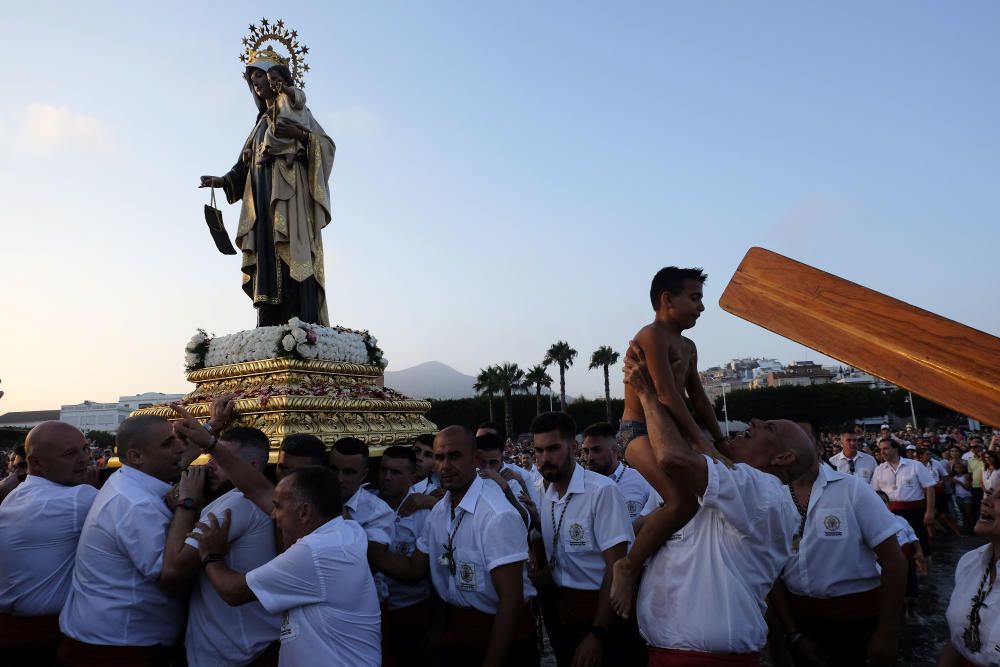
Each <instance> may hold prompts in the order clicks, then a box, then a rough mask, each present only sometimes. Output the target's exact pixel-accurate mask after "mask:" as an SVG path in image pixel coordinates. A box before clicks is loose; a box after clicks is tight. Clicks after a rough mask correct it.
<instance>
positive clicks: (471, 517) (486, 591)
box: [379, 426, 538, 667]
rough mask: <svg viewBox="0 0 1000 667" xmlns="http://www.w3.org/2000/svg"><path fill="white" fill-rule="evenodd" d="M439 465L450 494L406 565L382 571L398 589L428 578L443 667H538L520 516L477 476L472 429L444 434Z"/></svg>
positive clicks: (391, 561) (400, 560) (388, 563)
mask: <svg viewBox="0 0 1000 667" xmlns="http://www.w3.org/2000/svg"><path fill="white" fill-rule="evenodd" d="M434 459H435V461H436V464H437V472H438V475H439V476H440V478H441V484H442V485H443V486H444V488H445V490H446V491H447V492H446V493H445V495H444V498H442V499H441V501H440V502H438V503H437V504H436V505H435V506H434V509H432V510H431V513H430V516H429V517H427V523H426V524H425V525H424V533H423V535H422V536H421V537H420V539H419V540H418V541H417V550H416V551H415V552H414V553H413V554H412V555H411V556H409V557H405V556H403V555H401V554H390V553H386V554H384V555H383V556H382V558H381V561H380V563H379V565H380V567H381V569H382V570H383V571H384V572H385V573H386V574H388V575H389V576H391V577H394V578H395V579H398V580H400V581H416V580H419V579H421V578H423V577H426V576H427V573H428V571H429V572H430V575H431V582H432V583H433V585H434V590H435V591H436V592H437V594H438V597H440V598H441V601H442V603H443V604H444V608H443V610H442V615H441V625H440V627H437V628H436V630H432V634H433V635H434V637H435V640H434V644H435V646H434V648H435V651H436V653H437V664H438V665H440V666H441V667H450V666H454V667H464V666H465V665H485V666H487V667H499V666H500V665H510V666H511V667H514V666H518V667H521V666H523V665H534V664H537V663H538V648H537V644H536V640H535V633H534V623H533V617H532V614H531V610H530V608H529V607H528V606H527V605H526V604H525V589H526V588H527V587H528V586H529V585H528V584H526V582H525V580H524V576H523V572H524V564H525V562H526V561H527V559H528V531H527V528H526V527H525V525H524V522H523V521H522V520H521V516H520V514H519V513H518V512H517V511H516V510H515V509H514V508H513V507H512V506H511V504H510V502H508V500H507V498H506V497H505V496H504V494H503V493H502V492H501V491H500V489H499V487H497V486H496V485H495V484H493V483H491V482H489V481H488V480H485V479H483V478H481V477H480V476H479V475H478V474H477V473H476V438H475V436H474V435H473V434H472V432H471V431H469V430H468V429H466V428H464V427H461V426H449V427H447V428H445V429H442V430H441V432H440V433H438V434H437V437H436V438H435V439H434ZM529 590H530V589H529Z"/></svg>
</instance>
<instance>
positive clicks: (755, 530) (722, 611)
mask: <svg viewBox="0 0 1000 667" xmlns="http://www.w3.org/2000/svg"><path fill="white" fill-rule="evenodd" d="M705 461H706V463H707V464H708V485H707V487H706V489H705V494H704V496H703V497H702V498H701V499H700V502H701V507H699V508H698V511H697V512H696V513H695V515H694V517H693V518H692V519H691V521H689V522H688V524H687V525H686V526H684V528H682V529H681V530H680V531H679V532H677V533H675V534H674V535H673V536H672V537H671V538H670V539H669V540H667V542H666V544H665V545H664V546H662V547H660V550H659V551H657V552H656V554H655V555H654V556H653V557H652V558H651V559H650V560H649V563H648V564H647V566H646V571H645V574H644V575H643V578H642V582H641V583H640V584H639V600H638V618H639V629H640V631H641V632H642V635H643V637H645V638H646V641H648V642H649V643H650V645H652V646H656V647H659V648H677V649H685V650H691V651H707V652H712V653H754V652H757V651H760V650H761V648H762V647H763V646H764V643H765V642H766V641H767V625H766V623H765V622H764V611H765V609H766V608H767V605H766V603H765V599H766V597H767V594H768V593H769V592H770V590H771V587H772V586H773V585H774V581H775V580H776V579H777V578H778V575H779V574H780V573H781V570H782V568H783V567H784V566H785V564H786V563H787V562H788V559H789V557H790V556H791V552H792V536H793V535H794V533H795V530H796V528H797V527H798V523H799V513H798V511H797V510H796V509H795V504H794V503H793V502H792V499H791V497H790V496H789V495H788V489H786V488H785V486H784V485H783V484H782V483H781V482H780V481H779V480H778V478H777V477H775V476H773V475H770V474H768V473H764V472H761V471H759V470H755V469H754V468H751V467H750V466H748V465H746V464H743V463H739V464H736V465H735V466H734V467H733V468H732V469H729V468H727V467H726V466H725V465H723V464H721V463H714V462H713V461H712V460H711V459H710V458H709V457H707V456H706V457H705Z"/></svg>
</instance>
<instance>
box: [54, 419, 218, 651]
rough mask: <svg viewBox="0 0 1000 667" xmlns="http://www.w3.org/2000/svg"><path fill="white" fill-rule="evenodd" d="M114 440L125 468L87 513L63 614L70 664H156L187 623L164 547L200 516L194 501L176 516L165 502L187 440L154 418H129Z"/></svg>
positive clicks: (184, 504) (61, 620) (61, 623)
mask: <svg viewBox="0 0 1000 667" xmlns="http://www.w3.org/2000/svg"><path fill="white" fill-rule="evenodd" d="M199 428H200V427H199ZM202 432H204V429H202ZM115 440H116V442H117V445H118V458H119V459H120V460H121V462H122V467H121V469H119V470H118V471H117V472H115V473H114V474H113V475H111V477H109V478H108V480H107V481H106V482H105V483H104V486H103V488H101V490H100V491H99V492H98V494H97V497H96V499H95V500H94V503H93V505H92V506H91V508H90V512H89V513H88V514H87V519H86V521H85V522H84V524H83V530H82V531H81V534H80V544H79V547H78V548H77V552H76V562H75V565H74V570H73V583H72V586H71V587H70V592H69V596H68V598H67V599H66V604H65V606H64V607H63V610H62V613H61V614H60V616H59V627H60V628H61V630H62V633H63V635H64V637H63V640H62V643H61V644H60V647H59V658H60V660H62V661H63V662H65V663H67V664H69V665H71V666H72V667H78V666H83V665H114V664H128V665H135V666H136V667H143V666H145V665H150V664H153V661H154V660H156V659H157V657H158V655H162V654H163V652H164V651H165V649H166V648H167V647H170V646H171V645H173V643H174V642H175V641H176V640H177V639H178V637H179V635H180V632H181V628H182V624H183V622H184V609H183V603H182V600H181V598H180V597H178V595H179V594H180V593H182V590H178V588H177V587H176V586H171V585H170V582H169V581H167V580H165V579H164V577H163V549H164V542H165V540H166V536H167V529H168V527H170V526H171V523H172V522H174V523H182V522H183V523H186V524H187V525H190V524H191V522H192V520H193V517H196V516H197V514H196V512H197V507H196V506H195V504H194V502H193V501H192V502H182V504H181V505H178V506H177V507H176V508H175V511H174V512H171V510H170V508H169V507H168V506H167V503H166V502H165V499H166V497H167V495H168V492H169V491H170V488H171V487H170V485H171V484H172V483H173V482H175V481H177V479H178V478H179V477H180V476H181V459H182V457H183V455H184V452H185V443H184V441H183V440H182V439H181V438H180V437H178V435H177V434H176V433H175V432H174V429H173V427H172V426H171V425H170V422H168V421H167V420H166V419H164V418H162V417H157V416H153V415H142V416H137V417H129V418H128V419H126V420H125V421H124V422H122V423H121V425H120V426H119V427H118V432H117V435H116V437H115ZM184 500H190V499H189V498H185V499H182V501H184Z"/></svg>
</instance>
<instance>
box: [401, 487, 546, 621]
mask: <svg viewBox="0 0 1000 667" xmlns="http://www.w3.org/2000/svg"><path fill="white" fill-rule="evenodd" d="M451 509H452V508H451V492H450V491H449V492H447V493H445V494H444V497H443V498H442V499H441V500H440V501H438V503H437V504H436V505H435V506H434V508H433V509H431V511H430V515H429V516H428V517H427V522H426V523H425V524H424V532H423V535H421V536H420V539H418V540H417V549H418V550H420V551H421V552H423V553H425V554H427V556H428V558H429V559H430V571H431V582H432V583H433V584H434V590H435V591H436V592H437V594H438V597H440V598H441V599H442V600H443V601H444V602H446V603H448V604H450V605H453V606H455V607H466V608H473V609H478V610H479V611H481V612H483V613H485V614H496V612H497V608H498V606H499V604H500V596H499V595H498V594H497V591H496V588H494V586H493V579H492V578H491V577H490V572H491V571H493V570H494V569H495V568H497V567H500V566H501V565H508V564H510V563H522V562H525V561H527V560H528V529H527V528H526V527H525V525H524V521H523V520H522V519H521V515H520V514H519V513H518V512H517V510H516V509H514V507H513V506H512V505H511V504H510V503H509V502H507V497H506V496H505V495H504V493H503V491H501V490H500V487H499V486H497V485H496V484H494V483H493V482H492V481H491V482H490V483H489V484H487V483H486V480H484V479H483V478H482V477H479V476H478V475H477V476H476V478H475V479H474V480H472V484H471V485H469V488H468V490H467V491H466V492H465V495H464V496H462V500H461V501H460V502H459V503H458V506H457V507H456V508H455V518H454V519H453V518H452V517H451ZM449 537H451V538H452V539H451V543H452V546H453V547H454V550H455V552H454V554H455V574H452V573H451V570H450V568H449V567H448V564H447V563H444V562H442V557H443V556H444V555H445V545H446V544H448V542H449ZM529 586H530V584H528V583H527V582H526V584H525V591H526V594H525V599H527V598H528V597H529V595H528V591H529V590H531V591H533V589H529Z"/></svg>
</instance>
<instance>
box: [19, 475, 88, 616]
mask: <svg viewBox="0 0 1000 667" xmlns="http://www.w3.org/2000/svg"><path fill="white" fill-rule="evenodd" d="M96 497H97V489H95V488H94V487H92V486H90V485H89V484H78V485H76V486H63V485H62V484H56V483H55V482H51V481H49V480H47V479H45V478H44V477H38V476H37V475H28V476H27V478H26V479H25V480H24V481H23V482H22V483H21V484H19V485H18V487H17V488H16V489H14V490H13V491H11V493H10V495H9V496H7V498H6V499H5V500H4V501H3V503H2V504H0V545H3V546H2V547H0V613H3V614H11V615H13V616H51V615H54V614H58V613H59V612H60V611H61V610H62V608H63V603H65V602H66V596H67V595H69V587H70V583H71V582H72V580H73V561H74V560H75V558H76V545H77V541H78V540H79V539H80V531H81V530H83V522H84V519H86V518H87V512H88V511H90V506H91V505H92V504H93V502H94V498H96Z"/></svg>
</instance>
